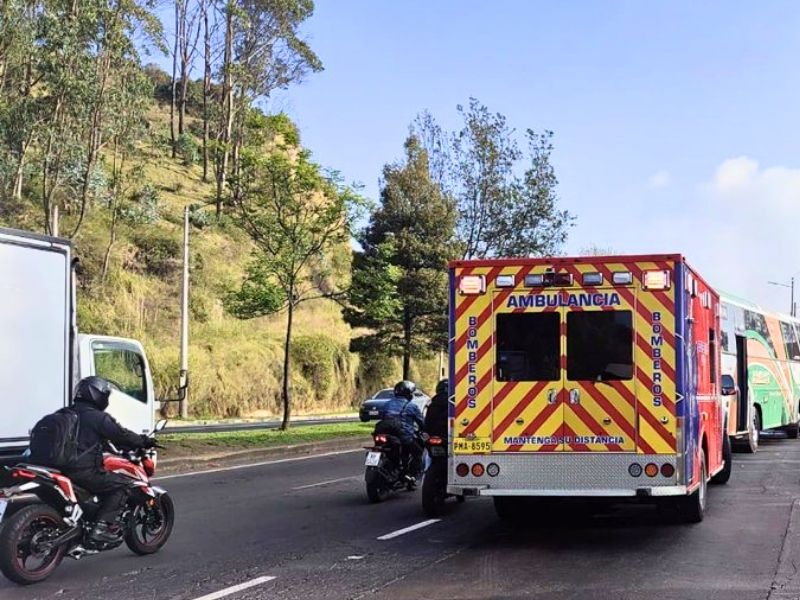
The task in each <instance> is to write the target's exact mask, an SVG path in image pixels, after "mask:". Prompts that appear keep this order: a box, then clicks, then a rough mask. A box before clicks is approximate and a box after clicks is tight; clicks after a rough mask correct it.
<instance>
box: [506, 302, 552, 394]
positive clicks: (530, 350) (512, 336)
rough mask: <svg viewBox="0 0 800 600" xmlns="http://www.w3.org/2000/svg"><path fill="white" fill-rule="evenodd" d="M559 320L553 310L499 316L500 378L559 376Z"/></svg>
mask: <svg viewBox="0 0 800 600" xmlns="http://www.w3.org/2000/svg"><path fill="white" fill-rule="evenodd" d="M559 320H560V319H559V315H558V314H557V313H554V312H552V313H508V314H500V315H497V328H496V331H495V343H496V344H497V380H498V381H556V380H558V379H560V377H561V375H560V371H561V369H560V368H559V357H560V355H561V351H560V348H559V346H560V336H561V334H560V332H559Z"/></svg>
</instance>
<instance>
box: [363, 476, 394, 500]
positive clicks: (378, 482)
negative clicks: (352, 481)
mask: <svg viewBox="0 0 800 600" xmlns="http://www.w3.org/2000/svg"><path fill="white" fill-rule="evenodd" d="M364 480H365V482H366V484H367V498H369V501H370V502H372V503H377V502H383V501H384V500H386V498H387V497H388V496H389V489H388V488H387V487H386V484H385V482H384V481H383V477H381V475H380V472H379V471H378V470H377V469H376V468H375V467H369V468H368V469H367V473H366V475H365V476H364Z"/></svg>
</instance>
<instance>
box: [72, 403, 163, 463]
mask: <svg viewBox="0 0 800 600" xmlns="http://www.w3.org/2000/svg"><path fill="white" fill-rule="evenodd" d="M73 408H74V409H75V411H76V412H77V413H78V419H79V421H80V432H79V433H78V453H79V455H82V456H81V457H80V458H79V459H78V461H77V462H76V463H75V465H74V466H72V467H70V468H71V469H88V468H95V469H102V468H103V443H104V442H106V441H108V442H111V443H112V444H114V445H115V446H117V447H121V448H130V449H134V448H143V447H145V446H147V444H148V437H147V436H146V435H140V434H138V433H134V432H133V431H131V430H129V429H125V428H124V427H123V426H122V425H120V424H119V423H117V421H116V419H114V417H112V416H111V415H109V414H108V413H105V412H103V411H101V410H97V409H96V408H95V407H94V406H92V405H91V404H86V403H85V402H76V403H75V406H74V407H73Z"/></svg>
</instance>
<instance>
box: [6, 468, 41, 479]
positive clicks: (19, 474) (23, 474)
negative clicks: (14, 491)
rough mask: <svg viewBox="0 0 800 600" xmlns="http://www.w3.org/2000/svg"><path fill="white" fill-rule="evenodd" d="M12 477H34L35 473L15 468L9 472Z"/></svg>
mask: <svg viewBox="0 0 800 600" xmlns="http://www.w3.org/2000/svg"><path fill="white" fill-rule="evenodd" d="M11 476H12V477H24V478H25V479H36V473H31V472H30V471H25V470H23V469H17V470H16V471H14V472H13V473H12V474H11Z"/></svg>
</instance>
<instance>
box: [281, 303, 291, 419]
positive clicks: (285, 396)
mask: <svg viewBox="0 0 800 600" xmlns="http://www.w3.org/2000/svg"><path fill="white" fill-rule="evenodd" d="M293 295H294V290H293V289H292V290H290V293H289V311H288V314H287V316H286V342H285V343H284V345H283V388H282V390H281V400H282V402H283V421H282V422H281V429H282V430H283V431H286V430H287V429H288V428H289V419H290V418H291V408H292V406H291V396H290V392H289V383H290V382H289V376H290V374H291V369H290V359H291V351H292V320H293V319H294V301H293V300H292V297H293Z"/></svg>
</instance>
